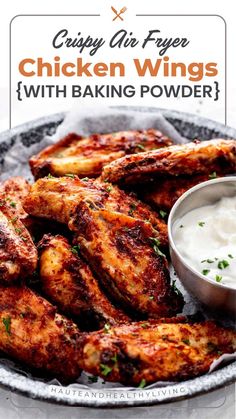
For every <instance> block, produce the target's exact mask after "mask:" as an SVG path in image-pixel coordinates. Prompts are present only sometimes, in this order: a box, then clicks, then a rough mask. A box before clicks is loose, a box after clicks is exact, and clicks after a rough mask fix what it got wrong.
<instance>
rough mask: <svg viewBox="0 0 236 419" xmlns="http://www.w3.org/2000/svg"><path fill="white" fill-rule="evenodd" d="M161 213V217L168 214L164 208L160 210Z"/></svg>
mask: <svg viewBox="0 0 236 419" xmlns="http://www.w3.org/2000/svg"><path fill="white" fill-rule="evenodd" d="M159 213H160V216H161V218H165V217H166V215H167V212H165V211H163V210H160V211H159Z"/></svg>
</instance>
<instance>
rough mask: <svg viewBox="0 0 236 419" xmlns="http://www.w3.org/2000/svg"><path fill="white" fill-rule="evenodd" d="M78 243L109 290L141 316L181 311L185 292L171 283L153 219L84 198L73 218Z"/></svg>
mask: <svg viewBox="0 0 236 419" xmlns="http://www.w3.org/2000/svg"><path fill="white" fill-rule="evenodd" d="M69 228H70V229H71V230H72V231H74V234H75V239H74V240H75V243H77V244H79V245H80V249H81V253H82V255H83V256H84V258H85V259H86V260H87V262H88V263H89V264H90V266H91V267H92V269H93V270H94V271H95V272H96V273H97V275H99V277H100V281H101V282H102V284H103V286H104V288H106V289H107V292H108V293H109V294H110V295H111V296H112V297H113V298H114V299H115V300H116V301H118V302H119V303H120V304H122V306H123V307H125V308H126V309H129V310H131V311H132V313H137V314H138V315H139V316H140V317H141V318H147V317H150V318H157V317H161V316H170V315H173V314H175V313H176V312H178V311H180V310H181V308H182V305H183V300H182V298H181V296H179V295H178V294H176V293H175V292H174V291H173V290H172V288H171V286H170V278H169V271H168V267H167V260H166V258H165V256H164V255H163V254H161V252H160V250H159V248H158V244H159V242H158V237H157V233H156V231H155V230H154V229H153V227H152V226H151V224H149V223H147V222H144V221H141V220H138V219H135V218H132V217H130V216H128V215H125V214H120V213H118V212H115V211H111V210H107V209H105V208H102V207H99V206H98V205H95V204H94V203H92V202H91V201H88V200H87V201H84V202H82V201H81V202H80V203H79V204H78V206H77V208H76V211H75V212H74V216H72V218H71V221H70V222H69Z"/></svg>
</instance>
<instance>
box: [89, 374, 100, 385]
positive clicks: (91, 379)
mask: <svg viewBox="0 0 236 419" xmlns="http://www.w3.org/2000/svg"><path fill="white" fill-rule="evenodd" d="M88 379H89V381H90V383H97V381H98V377H96V375H91V376H90V377H88Z"/></svg>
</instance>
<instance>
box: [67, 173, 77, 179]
mask: <svg viewBox="0 0 236 419" xmlns="http://www.w3.org/2000/svg"><path fill="white" fill-rule="evenodd" d="M65 176H66V177H71V178H72V179H74V178H75V175H73V173H66V174H65Z"/></svg>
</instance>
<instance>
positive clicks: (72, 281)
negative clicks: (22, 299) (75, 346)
mask: <svg viewBox="0 0 236 419" xmlns="http://www.w3.org/2000/svg"><path fill="white" fill-rule="evenodd" d="M38 248H39V253H40V258H39V267H40V279H41V283H42V289H43V291H44V293H45V295H46V296H47V297H48V298H49V300H51V301H52V302H53V303H55V304H56V305H57V306H58V307H59V308H60V309H61V310H63V312H65V313H67V314H69V315H72V316H74V318H75V320H77V321H78V322H79V326H80V327H81V328H82V329H84V330H86V329H91V330H96V329H99V328H102V327H103V326H104V325H105V324H106V323H109V324H111V325H114V324H117V323H124V322H127V321H129V318H128V316H126V315H125V314H124V313H123V312H122V311H121V310H120V309H118V308H115V307H114V305H112V303H111V302H110V301H109V300H108V298H107V297H106V295H105V294H104V292H103V291H102V290H101V288H100V287H99V284H98V282H97V280H96V279H95V278H94V276H93V274H92V272H91V270H90V268H89V267H88V265H86V263H85V262H84V261H83V260H82V259H81V257H80V256H79V249H78V247H77V246H74V247H71V246H70V244H69V243H68V241H67V240H66V239H65V238H64V237H62V236H59V235H57V236H51V235H46V236H44V237H43V239H42V240H41V242H40V243H39V245H38Z"/></svg>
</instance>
